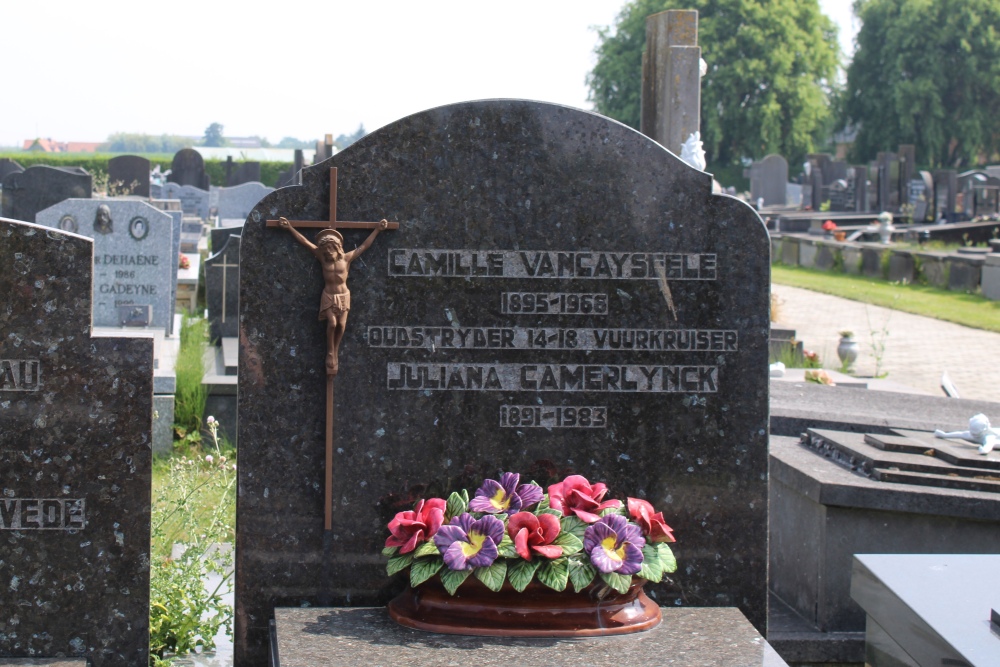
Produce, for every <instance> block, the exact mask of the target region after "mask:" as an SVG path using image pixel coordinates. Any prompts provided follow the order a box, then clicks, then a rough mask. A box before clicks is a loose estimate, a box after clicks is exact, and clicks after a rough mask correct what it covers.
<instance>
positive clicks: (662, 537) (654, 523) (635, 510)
mask: <svg viewBox="0 0 1000 667" xmlns="http://www.w3.org/2000/svg"><path fill="white" fill-rule="evenodd" d="M628 513H629V515H630V516H631V517H632V520H633V521H635V522H636V523H637V524H639V527H640V528H642V533H643V535H645V536H646V539H647V540H649V541H650V542H675V541H676V540H674V533H673V529H672V528H671V527H670V526H668V525H667V523H666V521H664V520H663V512H656V513H655V514H654V513H653V506H652V505H650V504H649V503H648V502H646V501H645V500H641V499H640V498H629V499H628Z"/></svg>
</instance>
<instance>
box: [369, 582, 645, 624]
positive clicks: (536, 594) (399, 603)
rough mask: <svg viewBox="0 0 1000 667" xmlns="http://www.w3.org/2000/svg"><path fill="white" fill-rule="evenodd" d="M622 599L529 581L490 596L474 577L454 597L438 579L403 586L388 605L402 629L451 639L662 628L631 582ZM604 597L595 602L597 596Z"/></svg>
mask: <svg viewBox="0 0 1000 667" xmlns="http://www.w3.org/2000/svg"><path fill="white" fill-rule="evenodd" d="M635 581H637V582H639V583H633V584H632V587H631V588H629V590H628V592H627V593H625V594H624V595H621V594H619V593H617V592H616V591H614V590H611V589H608V588H607V587H606V586H604V584H603V582H600V581H598V583H596V584H592V585H591V586H588V587H587V588H585V589H584V590H583V591H581V592H580V593H574V592H572V590H571V589H570V590H566V591H563V592H561V593H560V592H557V591H554V590H552V589H551V588H548V587H547V586H545V585H543V584H541V583H539V582H537V581H532V582H531V583H530V584H528V588H527V589H526V590H525V591H524V592H523V593H518V592H517V591H515V590H514V589H513V588H512V587H511V585H510V584H509V583H507V582H504V586H503V588H502V589H500V591H499V592H496V593H494V592H493V591H491V590H490V589H488V588H487V587H486V586H485V585H483V583H482V582H481V581H479V580H478V579H476V578H475V577H469V578H468V579H466V580H465V583H463V584H462V585H461V586H460V587H459V589H458V591H457V592H456V593H455V595H454V596H451V595H448V591H446V590H445V589H444V586H442V585H441V582H440V581H439V580H438V578H437V577H435V578H434V579H432V580H431V581H428V582H426V583H424V584H421V585H420V586H418V587H417V588H416V589H414V588H410V587H407V589H406V590H405V591H403V592H402V593H400V594H399V596H398V597H396V598H395V599H394V600H392V601H391V602H390V603H389V616H391V617H392V619H393V620H394V621H396V622H397V623H399V624H400V625H403V626H406V627H408V628H415V629H417V630H427V631H429V632H441V633H445V634H452V635H486V636H490V637H597V636H604V635H622V634H627V633H630V632H640V631H642V630H649V629H650V628H653V627H656V626H657V625H659V623H660V618H661V616H660V608H659V607H658V606H657V605H656V603H654V602H653V601H652V600H650V599H649V598H648V597H646V594H645V593H644V592H643V591H642V586H643V584H644V583H645V581H644V580H635ZM601 593H603V594H605V595H604V597H603V598H600V599H598V596H599V594H601Z"/></svg>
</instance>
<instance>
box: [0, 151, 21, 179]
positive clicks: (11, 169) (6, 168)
mask: <svg viewBox="0 0 1000 667" xmlns="http://www.w3.org/2000/svg"><path fill="white" fill-rule="evenodd" d="M22 171H24V167H22V166H21V165H19V164H18V163H17V162H16V161H14V160H11V159H10V158H6V157H5V158H0V184H2V183H3V179H5V178H7V174H20V173H21V172H22Z"/></svg>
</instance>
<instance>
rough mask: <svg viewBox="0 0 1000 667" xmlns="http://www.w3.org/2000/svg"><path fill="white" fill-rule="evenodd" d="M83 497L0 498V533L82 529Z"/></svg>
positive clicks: (84, 517)
mask: <svg viewBox="0 0 1000 667" xmlns="http://www.w3.org/2000/svg"><path fill="white" fill-rule="evenodd" d="M85 507H86V505H85V502H84V499H83V498H0V530H81V529H83V528H85V527H86V525H87V518H86V514H85V511H84V510H85Z"/></svg>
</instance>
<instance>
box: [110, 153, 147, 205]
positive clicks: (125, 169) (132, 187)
mask: <svg viewBox="0 0 1000 667" xmlns="http://www.w3.org/2000/svg"><path fill="white" fill-rule="evenodd" d="M108 194H109V195H112V196H119V195H134V196H136V197H149V160H148V159H146V158H144V157H142V156H140V155H118V156H116V157H113V158H111V159H110V160H108Z"/></svg>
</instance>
